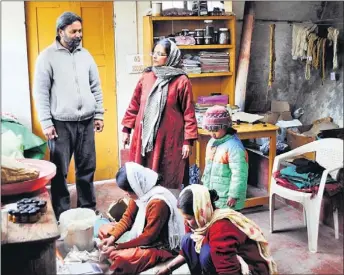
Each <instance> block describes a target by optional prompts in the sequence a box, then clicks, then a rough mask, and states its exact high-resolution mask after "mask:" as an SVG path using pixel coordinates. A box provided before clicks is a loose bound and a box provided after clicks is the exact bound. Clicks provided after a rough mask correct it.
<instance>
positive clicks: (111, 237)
mask: <svg viewBox="0 0 344 275" xmlns="http://www.w3.org/2000/svg"><path fill="white" fill-rule="evenodd" d="M157 180H158V174H157V173H156V172H154V171H153V170H151V169H149V168H144V167H143V166H141V165H139V164H137V163H134V162H128V163H126V164H125V166H123V167H122V168H121V169H120V170H119V171H118V173H117V175H116V182H117V184H118V186H119V187H120V188H121V189H122V190H124V191H126V192H127V195H128V196H129V197H130V200H129V204H128V208H127V210H126V211H125V213H124V214H123V217H122V218H121V220H120V221H119V222H118V223H116V224H115V225H114V224H110V225H103V226H102V227H101V228H100V232H99V238H100V239H102V242H101V244H100V246H99V248H100V249H101V250H102V252H103V253H104V254H105V255H106V256H107V257H108V259H109V260H110V262H111V266H110V270H113V271H114V274H138V273H140V272H142V271H144V270H146V269H149V268H151V267H153V266H154V265H156V264H157V263H159V262H164V261H166V260H168V259H170V258H172V257H173V256H174V255H176V254H178V250H179V249H180V247H179V246H180V242H181V239H182V237H183V235H184V234H185V230H184V224H183V218H182V217H181V215H180V214H179V213H178V212H179V211H178V209H177V199H176V198H175V197H174V195H173V194H172V193H171V192H170V191H169V190H168V189H166V188H164V187H162V186H156V183H157ZM128 231H129V232H128ZM125 232H128V234H129V241H126V242H123V243H117V242H116V241H117V240H118V239H119V238H120V237H121V236H122V235H123V234H124V233H125ZM174 252H177V253H174Z"/></svg>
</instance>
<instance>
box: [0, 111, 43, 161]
mask: <svg viewBox="0 0 344 275" xmlns="http://www.w3.org/2000/svg"><path fill="white" fill-rule="evenodd" d="M8 131H11V132H13V133H14V135H16V136H21V138H22V140H21V146H22V147H23V151H24V153H23V154H24V157H25V158H30V159H43V158H44V154H45V151H46V149H47V143H46V141H44V140H43V139H41V138H40V137H38V136H36V135H35V134H33V133H32V132H31V130H29V129H28V128H27V127H25V126H24V125H22V124H20V123H19V122H17V121H15V120H13V119H10V118H6V117H3V116H2V117H1V133H2V136H3V135H4V134H6V133H7V132H8Z"/></svg>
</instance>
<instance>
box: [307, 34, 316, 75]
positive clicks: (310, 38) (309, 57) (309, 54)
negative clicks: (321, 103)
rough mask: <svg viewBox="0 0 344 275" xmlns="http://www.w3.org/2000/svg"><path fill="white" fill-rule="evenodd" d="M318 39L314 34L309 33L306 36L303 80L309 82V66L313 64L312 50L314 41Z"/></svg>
mask: <svg viewBox="0 0 344 275" xmlns="http://www.w3.org/2000/svg"><path fill="white" fill-rule="evenodd" d="M317 39H318V36H317V35H316V34H315V33H310V34H309V35H308V36H307V40H308V45H307V60H306V67H305V78H306V80H309V79H310V78H311V65H312V63H313V48H314V45H315V41H316V40H317Z"/></svg>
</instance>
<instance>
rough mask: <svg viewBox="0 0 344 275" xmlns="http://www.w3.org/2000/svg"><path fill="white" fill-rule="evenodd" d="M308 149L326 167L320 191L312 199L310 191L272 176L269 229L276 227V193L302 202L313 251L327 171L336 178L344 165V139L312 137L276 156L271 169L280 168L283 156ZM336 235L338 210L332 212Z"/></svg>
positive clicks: (316, 241)
mask: <svg viewBox="0 0 344 275" xmlns="http://www.w3.org/2000/svg"><path fill="white" fill-rule="evenodd" d="M309 152H315V154H316V155H315V158H316V161H317V162H318V163H319V164H320V165H321V166H322V167H324V168H325V169H326V170H325V171H324V172H323V174H322V177H321V181H320V185H319V190H318V193H317V194H316V195H315V196H314V197H313V198H312V199H311V194H310V193H304V192H299V191H295V190H291V189H288V188H285V187H283V186H280V185H278V184H277V183H276V181H275V179H274V178H273V177H271V185H270V232H271V233H273V230H274V209H275V195H279V196H281V197H283V198H285V199H288V200H292V201H296V202H299V203H301V204H302V205H303V214H304V223H305V225H306V226H307V234H308V248H309V251H310V252H313V253H316V252H317V246H318V231H319V218H320V208H321V201H322V198H323V193H324V188H325V183H326V178H327V175H328V174H330V175H331V176H332V177H333V178H334V179H336V176H337V173H338V170H339V169H340V168H343V140H341V139H338V138H326V139H321V140H317V141H313V142H311V143H308V144H306V145H303V146H300V147H298V148H296V149H294V150H292V151H290V152H287V153H284V154H281V155H279V156H276V157H275V160H274V165H273V169H272V172H273V173H274V172H276V171H278V170H279V169H280V164H281V161H282V160H285V159H290V158H292V157H295V156H298V155H302V154H305V153H309ZM333 220H334V230H335V238H336V239H338V238H339V228H338V210H335V211H334V212H333Z"/></svg>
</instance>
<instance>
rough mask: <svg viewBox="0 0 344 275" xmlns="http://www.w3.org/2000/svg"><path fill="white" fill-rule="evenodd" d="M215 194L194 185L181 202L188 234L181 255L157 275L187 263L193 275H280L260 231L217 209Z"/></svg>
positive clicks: (232, 213)
mask: <svg viewBox="0 0 344 275" xmlns="http://www.w3.org/2000/svg"><path fill="white" fill-rule="evenodd" d="M217 199H218V196H217V193H216V191H215V190H210V191H209V190H208V189H207V188H206V187H204V186H203V185H198V184H193V185H190V186H188V187H187V188H185V189H184V190H183V191H182V192H181V194H180V196H179V199H178V208H179V209H180V210H181V213H182V215H183V217H184V220H185V226H186V228H187V230H186V231H187V232H189V233H187V234H186V235H185V236H184V238H183V240H182V249H181V252H180V254H179V255H178V256H177V257H176V258H175V259H173V260H172V261H171V262H170V263H169V264H168V265H166V266H165V267H164V268H162V269H161V270H159V272H158V273H157V274H160V275H162V274H170V273H172V271H173V270H175V269H176V268H178V267H179V266H181V265H182V264H183V263H185V262H186V263H187V264H188V266H189V269H190V271H191V274H257V275H258V274H260V275H263V274H277V267H276V264H275V262H274V261H273V259H272V257H271V256H270V253H269V249H268V243H267V241H266V239H265V238H264V236H263V233H262V232H261V230H260V229H259V227H258V226H257V225H256V224H255V223H254V222H252V221H250V220H249V219H247V218H246V217H245V216H243V215H242V214H241V213H239V212H236V211H234V210H232V209H228V208H227V209H215V204H214V202H215V201H216V200H217Z"/></svg>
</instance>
